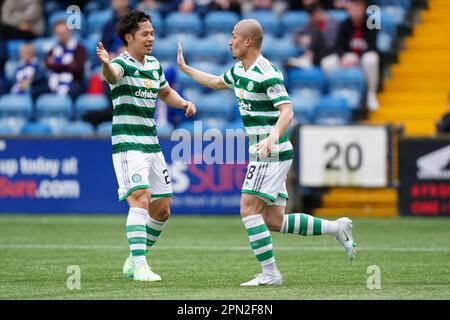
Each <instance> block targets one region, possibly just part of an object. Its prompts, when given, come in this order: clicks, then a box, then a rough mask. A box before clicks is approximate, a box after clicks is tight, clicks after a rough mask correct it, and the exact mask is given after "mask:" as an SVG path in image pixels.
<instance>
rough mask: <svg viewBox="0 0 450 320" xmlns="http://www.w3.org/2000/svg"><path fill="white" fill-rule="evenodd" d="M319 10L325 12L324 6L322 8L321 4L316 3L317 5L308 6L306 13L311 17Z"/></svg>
mask: <svg viewBox="0 0 450 320" xmlns="http://www.w3.org/2000/svg"><path fill="white" fill-rule="evenodd" d="M319 10H323V6H322V5H321V4H320V3H318V2H316V3H311V4H310V5H308V6H307V7H306V8H305V11H306V12H307V13H308V14H309V15H311V14H313V13H315V12H316V11H319Z"/></svg>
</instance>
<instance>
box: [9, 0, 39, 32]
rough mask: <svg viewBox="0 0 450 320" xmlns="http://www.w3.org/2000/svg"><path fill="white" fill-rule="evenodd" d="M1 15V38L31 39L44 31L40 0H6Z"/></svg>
mask: <svg viewBox="0 0 450 320" xmlns="http://www.w3.org/2000/svg"><path fill="white" fill-rule="evenodd" d="M1 17H2V19H1V22H0V39H1V40H8V39H26V40H31V39H34V38H36V37H39V36H41V35H42V34H43V33H44V28H45V20H44V16H43V14H42V4H41V1H40V0H5V1H4V2H3V5H2V15H1Z"/></svg>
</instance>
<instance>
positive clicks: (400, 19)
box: [381, 6, 406, 26]
mask: <svg viewBox="0 0 450 320" xmlns="http://www.w3.org/2000/svg"><path fill="white" fill-rule="evenodd" d="M383 14H388V15H390V16H391V17H392V18H393V20H394V22H395V24H396V25H397V26H399V25H401V24H403V23H404V22H405V19H406V9H405V8H403V7H402V6H385V7H382V8H381V15H382V16H383Z"/></svg>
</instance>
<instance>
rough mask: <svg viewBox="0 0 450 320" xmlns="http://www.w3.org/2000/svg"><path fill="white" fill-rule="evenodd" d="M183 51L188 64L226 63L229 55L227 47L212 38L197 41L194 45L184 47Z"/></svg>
mask: <svg viewBox="0 0 450 320" xmlns="http://www.w3.org/2000/svg"><path fill="white" fill-rule="evenodd" d="M183 50H184V54H185V58H186V59H187V61H189V63H193V62H200V61H203V62H214V63H219V64H220V63H224V62H225V61H226V59H227V57H226V56H227V55H228V54H229V53H228V51H229V47H228V45H227V44H226V43H223V42H220V41H218V40H217V39H214V36H211V37H207V38H201V39H198V40H196V41H195V43H192V44H189V45H186V46H185V47H184V48H183Z"/></svg>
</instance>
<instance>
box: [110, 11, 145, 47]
mask: <svg viewBox="0 0 450 320" xmlns="http://www.w3.org/2000/svg"><path fill="white" fill-rule="evenodd" d="M145 21H149V22H152V18H151V17H150V16H149V15H148V14H146V13H145V12H143V11H139V10H133V11H130V12H128V13H127V14H126V15H124V16H123V17H122V18H120V20H119V22H118V23H117V26H116V34H117V36H118V37H119V38H120V39H121V40H122V41H123V43H124V44H125V46H128V43H127V41H126V40H125V35H126V34H127V33H130V34H134V33H135V32H136V30H137V29H139V23H141V22H145Z"/></svg>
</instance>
